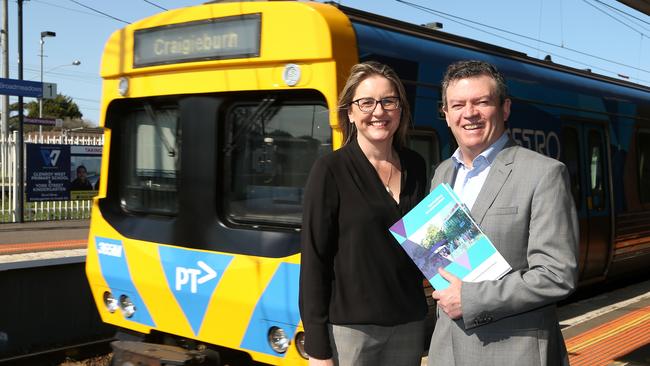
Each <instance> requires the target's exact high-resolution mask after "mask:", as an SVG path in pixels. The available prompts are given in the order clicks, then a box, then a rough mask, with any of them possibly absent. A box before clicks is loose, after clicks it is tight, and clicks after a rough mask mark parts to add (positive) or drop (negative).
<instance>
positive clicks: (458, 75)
mask: <svg viewBox="0 0 650 366" xmlns="http://www.w3.org/2000/svg"><path fill="white" fill-rule="evenodd" d="M482 75H485V76H488V77H490V78H492V79H493V80H494V81H495V82H496V84H497V88H496V92H497V97H498V98H499V105H502V104H503V102H504V101H505V100H506V98H508V87H507V86H506V82H505V79H504V78H503V75H502V74H501V73H500V72H499V70H497V68H496V67H495V66H494V65H491V64H489V63H487V62H483V61H476V60H464V61H457V62H454V63H453V64H451V65H449V66H448V67H447V71H446V72H445V76H444V77H443V78H442V109H443V110H447V88H449V84H451V83H453V82H456V81H458V80H460V79H467V78H473V77H478V76H482Z"/></svg>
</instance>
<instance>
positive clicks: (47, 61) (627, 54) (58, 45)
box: [0, 0, 650, 125]
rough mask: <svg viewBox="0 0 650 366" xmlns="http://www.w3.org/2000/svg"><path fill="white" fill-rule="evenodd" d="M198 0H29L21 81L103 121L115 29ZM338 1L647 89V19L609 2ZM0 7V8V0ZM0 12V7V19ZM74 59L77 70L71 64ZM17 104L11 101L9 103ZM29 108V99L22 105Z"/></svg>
mask: <svg viewBox="0 0 650 366" xmlns="http://www.w3.org/2000/svg"><path fill="white" fill-rule="evenodd" d="M202 2H203V1H201V0H25V1H24V2H23V79H24V80H32V81H40V55H41V52H40V47H41V45H40V34H41V32H43V31H50V32H55V33H56V37H46V38H44V41H45V43H44V44H43V64H44V66H43V74H44V76H43V81H45V82H50V83H56V84H57V91H58V93H61V94H64V95H67V96H70V97H71V98H72V99H73V100H74V101H75V102H76V103H77V105H78V106H79V108H80V110H81V112H82V114H83V118H84V119H86V120H87V121H88V122H90V123H91V124H92V125H97V124H98V123H99V113H100V99H101V78H100V77H99V66H100V61H101V56H102V51H103V48H104V44H105V43H106V40H107V39H108V37H109V36H110V35H111V33H113V32H114V31H116V30H118V29H120V28H122V27H124V26H126V25H127V24H128V23H131V22H134V21H136V20H139V19H142V18H145V17H148V16H151V15H154V14H157V13H160V12H162V11H164V10H163V9H175V8H179V7H185V6H192V5H198V4H201V3H202ZM338 2H339V3H340V4H342V5H345V6H349V7H353V8H357V9H361V10H365V11H369V12H373V13H376V14H380V15H383V16H390V17H392V18H396V19H399V20H402V21H406V22H409V23H414V24H425V23H430V22H440V23H443V28H442V30H441V31H443V32H447V33H451V34H456V35H460V36H464V37H468V38H472V39H477V40H480V41H483V42H487V43H491V44H495V45H499V46H502V47H506V48H510V49H513V50H517V51H520V52H524V53H526V54H527V55H529V56H531V57H535V58H540V59H542V58H544V57H545V56H546V55H551V57H552V59H553V62H556V63H559V64H564V65H568V66H572V67H576V68H580V69H585V68H589V69H591V70H592V72H595V73H599V74H603V75H607V76H611V77H615V78H620V79H622V80H629V81H632V82H635V83H639V84H643V85H647V86H650V16H647V15H645V14H642V13H640V12H638V11H635V10H634V9H632V8H629V7H626V6H625V5H623V4H621V3H619V2H617V1H615V0H494V1H485V0H455V1H448V0H340V1H338ZM0 3H1V2H0ZM1 11H2V9H0V12H1ZM8 15H9V36H10V38H9V78H11V79H17V78H18V65H17V61H18V56H17V55H18V51H17V50H18V44H17V37H16V35H17V33H18V28H17V27H18V25H17V2H16V0H9V7H8ZM76 61H79V62H80V63H79V65H73V63H76ZM15 101H17V98H16V97H11V99H10V103H13V102H15ZM25 101H26V102H28V101H29V99H28V98H26V99H25Z"/></svg>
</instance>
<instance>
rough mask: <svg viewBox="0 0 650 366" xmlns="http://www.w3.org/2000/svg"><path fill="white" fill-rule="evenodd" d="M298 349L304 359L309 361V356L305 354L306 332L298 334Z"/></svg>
mask: <svg viewBox="0 0 650 366" xmlns="http://www.w3.org/2000/svg"><path fill="white" fill-rule="evenodd" d="M296 348H297V349H298V353H300V356H301V357H302V358H304V359H305V360H308V359H309V355H308V354H307V352H305V332H298V334H296Z"/></svg>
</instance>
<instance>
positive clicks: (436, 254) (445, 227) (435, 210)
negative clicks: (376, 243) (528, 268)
mask: <svg viewBox="0 0 650 366" xmlns="http://www.w3.org/2000/svg"><path fill="white" fill-rule="evenodd" d="M390 232H391V234H393V236H394V237H395V239H397V241H398V242H399V243H400V245H401V246H402V247H403V248H404V250H405V251H406V253H408V255H409V256H410V257H411V259H413V262H415V264H416V265H417V266H418V267H419V268H420V270H421V271H422V273H424V276H425V277H426V278H427V279H428V280H429V282H431V285H432V286H433V288H435V289H436V290H443V289H445V288H447V287H448V286H449V282H447V280H445V279H444V278H442V276H440V274H439V273H438V268H440V267H443V268H444V269H446V270H447V271H448V272H451V273H452V274H454V275H455V276H457V277H459V278H460V279H461V280H463V281H465V282H480V281H486V280H496V279H499V278H501V277H502V276H503V275H505V274H506V273H508V271H510V269H511V267H510V265H509V264H508V262H507V261H506V260H505V259H504V258H503V256H502V255H501V254H500V253H499V252H498V251H497V250H496V248H495V247H494V245H493V244H492V242H491V241H490V239H489V238H488V237H487V236H486V235H485V234H484V233H483V232H482V231H481V229H480V228H479V227H478V225H477V224H476V222H474V220H473V219H472V217H471V215H470V213H469V210H467V207H466V206H465V205H464V204H463V203H462V201H461V200H460V198H458V196H457V195H456V193H454V191H453V189H451V187H450V186H449V185H448V184H446V183H442V184H440V185H438V186H437V187H436V188H435V189H434V190H433V191H431V193H429V195H427V196H426V197H425V198H424V199H423V200H422V201H421V202H420V203H418V204H417V206H415V207H414V208H413V209H412V210H411V211H409V212H408V213H407V214H406V215H404V217H402V219H401V220H399V221H397V222H396V223H395V224H394V225H393V226H391V227H390Z"/></svg>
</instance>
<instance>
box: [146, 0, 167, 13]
mask: <svg viewBox="0 0 650 366" xmlns="http://www.w3.org/2000/svg"><path fill="white" fill-rule="evenodd" d="M142 1H144V2H145V3H147V4H149V5H153V6H155V7H157V8H159V9H162V10H165V11H167V10H168V9H165V8H163V7H162V6H160V5H158V4H156V3H154V2H153V1H149V0H142Z"/></svg>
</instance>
